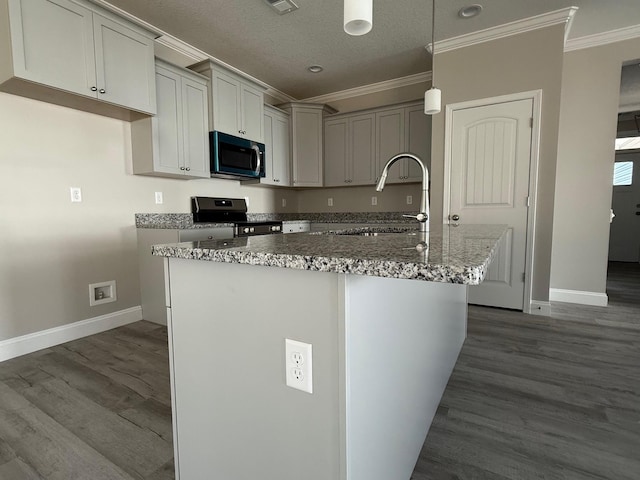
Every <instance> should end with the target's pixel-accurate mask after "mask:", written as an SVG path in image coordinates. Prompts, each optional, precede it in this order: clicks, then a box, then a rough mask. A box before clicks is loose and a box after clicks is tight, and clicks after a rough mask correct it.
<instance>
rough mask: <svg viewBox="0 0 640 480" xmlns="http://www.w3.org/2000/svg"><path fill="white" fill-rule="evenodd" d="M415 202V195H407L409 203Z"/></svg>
mask: <svg viewBox="0 0 640 480" xmlns="http://www.w3.org/2000/svg"><path fill="white" fill-rule="evenodd" d="M412 203H413V197H412V196H411V195H407V205H411V204H412Z"/></svg>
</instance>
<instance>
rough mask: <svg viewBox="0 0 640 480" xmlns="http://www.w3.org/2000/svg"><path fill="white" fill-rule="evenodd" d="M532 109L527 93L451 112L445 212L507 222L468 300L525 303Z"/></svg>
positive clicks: (462, 219)
mask: <svg viewBox="0 0 640 480" xmlns="http://www.w3.org/2000/svg"><path fill="white" fill-rule="evenodd" d="M532 115H533V100H531V99H526V100H518V101H513V102H506V103H499V104H494V105H488V106H481V107H474V108H467V109H461V110H456V111H454V113H453V121H452V125H453V127H452V128H453V130H452V135H451V177H450V178H451V182H450V192H449V194H450V209H449V212H448V218H449V219H450V220H451V222H452V223H471V224H478V223H491V224H506V225H509V232H508V235H507V236H506V237H505V238H504V240H503V242H502V244H501V246H500V249H499V251H498V253H497V256H496V258H495V259H494V261H493V263H492V265H491V267H490V268H489V271H488V274H487V277H486V279H485V281H484V282H483V283H482V284H481V285H479V286H476V287H470V288H469V303H473V304H478V305H487V306H494V307H504V308H512V309H517V310H522V309H523V307H524V283H525V282H524V272H525V258H526V239H527V215H528V206H527V205H528V195H529V165H530V161H531V135H532V128H531V123H532V121H531V118H532ZM446 213H447V212H445V214H446ZM445 218H446V217H445ZM474 241H475V242H478V241H479V242H482V239H475V240H474Z"/></svg>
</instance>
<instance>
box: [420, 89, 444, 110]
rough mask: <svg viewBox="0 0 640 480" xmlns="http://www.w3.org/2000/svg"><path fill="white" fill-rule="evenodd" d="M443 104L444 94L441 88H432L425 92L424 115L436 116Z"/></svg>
mask: <svg viewBox="0 0 640 480" xmlns="http://www.w3.org/2000/svg"><path fill="white" fill-rule="evenodd" d="M441 102H442V92H441V91H440V89H439V88H436V87H431V88H430V89H429V90H427V91H426V92H424V113H425V114H426V115H435V114H436V113H440V105H441Z"/></svg>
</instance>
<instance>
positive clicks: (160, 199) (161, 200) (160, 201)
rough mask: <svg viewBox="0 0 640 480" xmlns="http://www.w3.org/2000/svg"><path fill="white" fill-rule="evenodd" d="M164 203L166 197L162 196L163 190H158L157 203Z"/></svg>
mask: <svg viewBox="0 0 640 480" xmlns="http://www.w3.org/2000/svg"><path fill="white" fill-rule="evenodd" d="M163 203H164V199H163V197H162V192H156V205H162V204H163Z"/></svg>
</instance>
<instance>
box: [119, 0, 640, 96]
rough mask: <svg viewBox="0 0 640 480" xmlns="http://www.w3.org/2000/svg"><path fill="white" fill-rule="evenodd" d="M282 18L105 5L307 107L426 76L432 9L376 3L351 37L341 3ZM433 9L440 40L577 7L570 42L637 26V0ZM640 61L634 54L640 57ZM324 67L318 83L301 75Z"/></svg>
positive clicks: (242, 3) (199, 4)
mask: <svg viewBox="0 0 640 480" xmlns="http://www.w3.org/2000/svg"><path fill="white" fill-rule="evenodd" d="M295 1H296V3H297V4H298V6H299V7H300V8H299V9H298V10H296V11H294V12H292V13H290V14H286V15H282V16H281V15H278V14H277V13H276V12H275V11H273V10H272V9H271V8H270V7H269V6H268V5H267V4H266V3H265V2H264V0H235V1H229V0H226V1H223V0H156V1H153V2H150V1H148V0H109V3H110V4H112V5H114V6H116V7H118V8H120V9H122V10H125V11H126V12H128V13H130V14H132V15H134V16H136V17H138V18H140V19H141V20H144V21H146V22H148V23H150V24H151V25H153V26H155V27H157V28H159V29H161V30H163V31H165V32H167V33H169V34H171V35H173V36H175V37H177V38H179V39H181V40H183V41H185V42H187V43H188V44H190V45H192V46H194V47H196V48H198V49H200V50H202V51H204V52H206V53H207V54H209V55H211V56H213V57H215V58H218V59H220V60H222V61H224V62H226V63H228V64H231V65H233V66H234V67H236V68H238V69H240V70H242V71H244V72H246V73H248V74H250V75H252V76H254V77H256V78H258V79H260V80H262V81H264V82H266V83H267V84H269V85H271V86H273V87H275V88H276V89H278V90H280V91H282V92H285V93H286V94H288V95H290V96H292V97H294V98H297V99H304V98H308V97H313V96H317V95H322V94H326V93H331V92H336V91H340V90H345V89H348V88H353V87H357V86H361V85H366V84H370V83H375V82H380V81H384V80H390V79H393V78H398V77H403V76H407V75H411V74H416V73H422V72H425V71H428V70H430V68H431V61H430V56H429V54H428V53H427V52H426V50H425V49H424V46H425V45H426V44H427V43H429V42H430V39H431V2H430V1H429V0H401V1H399V0H374V11H373V30H372V31H371V32H370V33H368V34H367V35H364V36H361V37H351V36H349V35H347V34H346V33H344V31H343V28H342V14H343V3H342V0H295ZM471 3H474V2H473V1H465V0H445V1H442V0H440V1H438V0H436V40H443V39H446V38H451V37H456V36H459V35H462V34H465V33H469V32H472V31H477V30H482V29H485V28H489V27H493V26H496V25H501V24H504V23H508V22H512V21H514V20H519V19H523V18H527V17H531V16H534V15H539V14H542V13H545V12H550V11H554V10H558V9H561V8H566V7H569V6H577V7H579V10H578V12H577V14H576V16H575V18H574V22H573V25H572V28H571V32H570V36H569V38H570V39H571V38H579V37H583V36H587V35H592V34H596V33H602V32H605V31H610V30H614V29H619V28H622V27H628V26H632V25H640V0H614V1H612V0H573V1H572V0H535V1H534V0H484V1H480V3H482V4H483V6H484V10H483V11H482V13H481V15H479V16H478V17H476V18H472V19H468V20H462V19H460V18H458V16H457V12H458V10H459V9H460V8H461V7H463V6H466V5H469V4H471ZM638 57H640V52H638ZM313 64H319V65H322V66H323V67H324V68H325V70H324V71H323V72H322V73H320V74H311V73H309V72H307V70H306V67H307V66H309V65H313Z"/></svg>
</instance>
